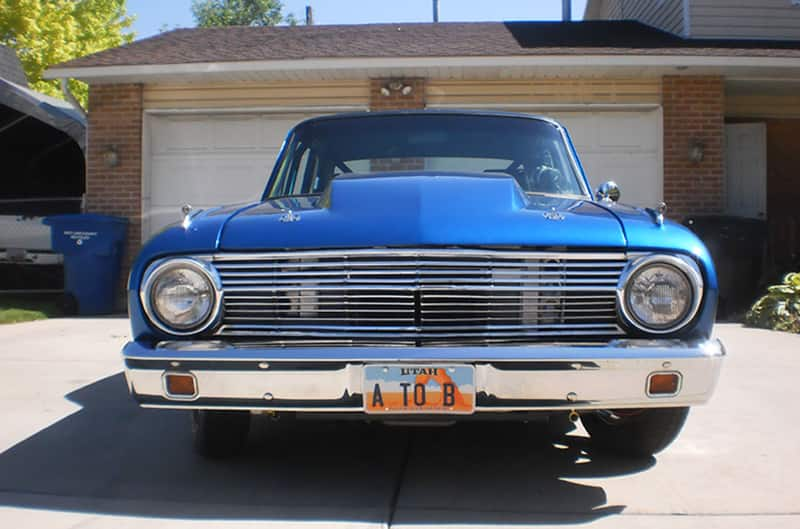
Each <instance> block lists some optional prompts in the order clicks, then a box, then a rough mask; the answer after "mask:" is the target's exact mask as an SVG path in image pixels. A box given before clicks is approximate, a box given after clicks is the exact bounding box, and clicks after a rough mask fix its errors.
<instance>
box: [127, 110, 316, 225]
mask: <svg viewBox="0 0 800 529" xmlns="http://www.w3.org/2000/svg"><path fill="white" fill-rule="evenodd" d="M309 117H311V115H308V114H192V115H148V116H147V119H146V136H145V138H146V139H145V164H144V182H143V190H142V191H143V196H142V215H143V219H142V221H143V222H142V224H143V226H142V231H143V236H144V237H145V239H146V238H148V237H150V236H151V235H153V234H154V233H156V232H158V231H159V230H160V229H161V228H163V227H164V226H166V225H167V224H171V223H173V222H176V221H178V220H180V217H181V214H180V209H181V206H182V205H184V204H191V205H192V206H193V207H198V208H206V207H210V206H216V205H221V204H235V203H239V202H247V201H251V200H256V199H258V198H260V196H261V193H262V192H263V191H264V187H265V185H266V182H267V178H268V177H269V174H270V171H271V170H272V165H273V163H274V162H275V158H276V157H277V155H278V151H279V149H280V146H281V143H282V142H283V139H284V138H285V137H286V133H287V132H288V130H289V129H290V128H291V127H293V126H294V125H296V124H297V123H298V122H300V121H302V120H304V119H307V118H309Z"/></svg>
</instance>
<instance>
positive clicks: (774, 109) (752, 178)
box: [584, 0, 800, 263]
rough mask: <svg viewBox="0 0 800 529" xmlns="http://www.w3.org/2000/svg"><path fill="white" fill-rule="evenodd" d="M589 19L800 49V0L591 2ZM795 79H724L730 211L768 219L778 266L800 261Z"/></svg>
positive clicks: (752, 75) (700, 38) (701, 40)
mask: <svg viewBox="0 0 800 529" xmlns="http://www.w3.org/2000/svg"><path fill="white" fill-rule="evenodd" d="M584 19H587V20H630V19H635V20H638V21H640V22H643V23H645V24H648V25H650V26H652V27H654V28H658V29H662V30H664V31H668V32H671V33H674V34H677V35H680V36H683V37H686V38H688V39H692V40H694V41H695V42H697V43H698V45H707V46H710V47H714V46H718V45H720V44H725V43H726V42H729V41H730V39H740V40H741V39H747V40H749V41H751V44H750V45H752V46H763V47H764V48H769V47H773V48H776V49H797V48H798V47H799V46H798V44H799V43H800V0H758V1H757V2H753V1H749V0H588V2H587V4H586V11H585V13H584ZM774 55H775V56H777V55H778V52H777V51H776V53H775V54H774ZM787 77H788V78H787ZM795 77H796V75H789V76H778V77H770V76H767V75H760V76H759V75H757V74H756V72H749V73H748V75H726V76H724V97H725V112H724V119H725V135H724V140H725V141H724V142H723V143H724V146H725V147H724V152H725V159H724V161H725V184H726V189H725V191H726V203H725V208H724V209H725V211H726V212H730V213H732V214H737V215H744V216H748V217H756V218H761V219H766V220H768V222H769V227H770V239H771V241H770V242H771V245H770V246H771V250H772V254H773V258H774V259H775V260H776V261H777V262H778V263H790V262H792V261H794V262H795V263H796V262H797V260H798V258H800V214H798V213H797V204H798V200H800V182H799V181H798V178H797V177H798V174H800V149H797V147H796V145H797V138H800V119H798V118H800V84H797V82H796V79H794V78H795Z"/></svg>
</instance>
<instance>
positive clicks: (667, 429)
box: [581, 408, 689, 457]
mask: <svg viewBox="0 0 800 529" xmlns="http://www.w3.org/2000/svg"><path fill="white" fill-rule="evenodd" d="M688 414H689V408H651V409H640V410H614V411H607V410H604V411H599V412H595V413H587V414H585V415H581V422H583V426H584V427H585V428H586V431H587V432H589V436H590V437H591V439H592V443H593V444H594V445H595V446H597V447H598V448H601V449H605V450H608V451H612V452H616V453H617V454H619V455H624V456H634V457H638V456H651V455H653V454H656V453H658V452H660V451H662V450H663V449H665V448H666V447H667V446H669V444H670V443H671V442H672V441H674V440H675V438H676V437H678V434H679V433H680V431H681V428H683V423H684V422H686V416H687V415H688Z"/></svg>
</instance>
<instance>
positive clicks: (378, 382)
mask: <svg viewBox="0 0 800 529" xmlns="http://www.w3.org/2000/svg"><path fill="white" fill-rule="evenodd" d="M364 409H365V411H366V412H367V413H409V414H413V413H472V412H473V411H474V410H475V369H474V368H473V366H470V365H406V364H385V365H381V364H373V365H368V366H365V367H364Z"/></svg>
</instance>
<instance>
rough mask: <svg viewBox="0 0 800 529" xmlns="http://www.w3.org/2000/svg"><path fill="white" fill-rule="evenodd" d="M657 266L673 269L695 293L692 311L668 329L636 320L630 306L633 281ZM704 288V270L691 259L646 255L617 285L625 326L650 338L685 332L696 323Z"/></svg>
mask: <svg viewBox="0 0 800 529" xmlns="http://www.w3.org/2000/svg"><path fill="white" fill-rule="evenodd" d="M655 265H661V266H666V267H670V268H673V269H674V270H676V271H677V272H679V273H681V274H682V275H683V276H684V277H685V278H686V280H687V281H688V283H689V286H690V287H691V291H692V299H691V300H690V302H689V307H688V310H687V311H686V312H685V314H684V315H683V316H682V317H681V318H680V319H678V320H675V322H674V323H672V324H671V325H669V326H668V327H660V326H659V327H651V326H648V325H647V324H646V323H644V322H642V321H640V320H639V319H638V318H637V317H636V316H635V314H634V313H633V311H632V310H631V308H630V305H629V299H628V285H629V283H630V281H631V280H632V279H633V278H635V277H636V276H637V275H638V274H639V273H640V272H642V271H644V270H645V269H646V268H647V267H651V266H655ZM703 286H704V285H703V275H702V273H701V272H700V268H699V267H698V266H697V263H695V262H694V260H692V259H691V258H690V257H688V256H683V255H669V254H649V255H645V256H642V257H639V258H637V259H634V260H632V261H631V262H630V263H628V266H627V267H626V268H625V270H624V271H623V273H622V275H621V276H620V279H619V283H618V284H617V310H618V312H619V314H620V317H621V318H622V320H623V322H624V323H625V324H627V325H628V326H630V327H632V328H634V329H636V330H638V331H641V332H644V333H647V334H659V335H662V334H672V333H675V332H677V331H679V330H681V329H683V328H684V327H686V326H687V325H689V324H690V323H691V322H692V321H693V320H694V318H695V316H696V315H697V312H698V311H699V310H700V305H701V304H702V301H703V295H704V292H703Z"/></svg>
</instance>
